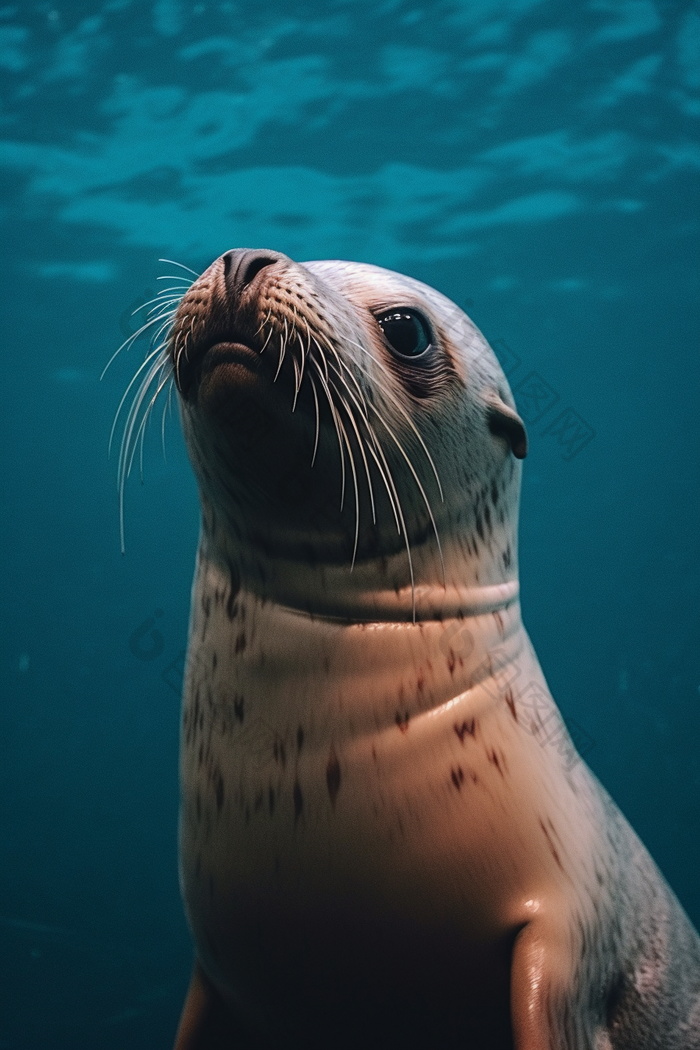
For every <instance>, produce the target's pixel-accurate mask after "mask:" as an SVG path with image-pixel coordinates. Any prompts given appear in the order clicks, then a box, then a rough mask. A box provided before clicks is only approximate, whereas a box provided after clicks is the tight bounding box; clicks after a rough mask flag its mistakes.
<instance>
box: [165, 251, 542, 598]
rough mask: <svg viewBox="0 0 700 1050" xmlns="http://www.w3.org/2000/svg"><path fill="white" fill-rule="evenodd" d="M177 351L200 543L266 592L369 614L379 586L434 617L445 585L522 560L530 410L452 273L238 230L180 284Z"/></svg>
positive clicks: (501, 571) (474, 580) (459, 584)
mask: <svg viewBox="0 0 700 1050" xmlns="http://www.w3.org/2000/svg"><path fill="white" fill-rule="evenodd" d="M167 352H168V354H169V358H170V361H171V363H172V368H173V372H174V376H175V382H176V385H177V389H178V392H179V394H180V406H181V415H182V421H183V427H184V433H185V440H186V444H187V449H188V452H189V455H190V458H191V461H192V464H193V467H194V470H195V473H196V476H197V481H198V485H199V490H200V497H201V502H202V508H203V538H202V542H203V546H204V548H205V549H206V551H207V554H208V556H210V557H213V558H219V559H220V560H222V561H223V562H226V563H227V564H229V565H230V564H231V563H232V562H233V563H234V564H235V571H236V572H237V573H238V575H239V577H240V579H241V580H242V581H244V582H245V583H246V584H247V586H249V587H250V588H251V589H252V590H253V591H255V592H256V593H258V594H259V595H260V596H262V597H266V598H271V599H274V600H278V601H281V602H283V603H284V604H289V605H292V606H297V607H299V608H300V609H305V610H306V611H310V612H318V613H325V614H328V615H339V616H346V615H350V616H352V615H353V604H354V602H355V600H357V602H358V605H362V604H363V599H361V596H362V595H364V596H365V597H366V595H367V593H368V591H370V592H371V591H374V592H376V591H378V590H381V591H382V592H385V593H391V594H393V595H394V596H395V597H394V600H393V603H394V606H395V607H396V611H397V615H400V616H404V615H410V616H413V617H414V618H415V617H416V616H418V618H421V617H423V616H428V615H435V614H437V613H436V610H438V609H440V608H441V605H440V599H439V594H440V592H442V593H443V594H444V595H447V594H448V592H449V593H450V594H452V598H451V599H450V601H448V602H447V604H448V605H450V608H454V606H455V600H456V601H457V607H459V598H458V597H457V598H456V599H455V595H456V594H457V595H458V593H459V592H461V591H464V589H465V588H466V589H469V588H471V589H473V588H475V587H482V586H498V585H501V584H508V583H511V582H512V581H514V580H515V579H516V576H517V565H516V562H517V556H516V550H517V541H516V527H517V505H518V492H519V481H520V469H519V463H518V460H519V459H522V458H523V457H524V456H525V454H526V450H527V437H526V434H525V428H524V426H523V423H522V421H521V420H520V418H519V416H518V415H517V412H516V410H515V406H514V402H513V398H512V395H511V393H510V390H509V387H508V384H507V381H506V378H505V376H504V374H503V372H502V370H501V368H500V365H499V364H498V361H497V359H496V357H495V355H494V353H493V351H492V350H491V349H490V347H489V346H488V344H487V342H486V340H485V339H484V338H483V336H482V335H481V333H480V332H479V331H478V329H477V328H476V327H475V326H474V324H473V323H472V321H471V320H470V319H469V318H468V317H467V316H466V314H464V313H463V311H462V310H460V309H459V307H457V306H456V305H455V304H454V303H453V302H451V301H450V300H449V299H447V298H446V297H445V296H443V295H441V294H440V293H439V292H437V291H435V290H433V289H432V288H429V287H428V286H426V285H424V284H421V283H420V282H419V281H416V280H413V279H411V278H409V277H405V276H402V275H400V274H397V273H393V272H391V271H388V270H384V269H381V268H380V267H377V266H372V265H366V264H359V263H350V262H338V261H324V262H307V263H297V262H294V261H293V260H292V259H290V258H288V257H287V256H286V255H282V254H281V253H280V252H275V251H268V250H257V249H244V248H241V249H235V250H232V251H228V252H226V253H224V254H223V255H222V256H220V257H219V258H218V259H216V260H215V261H214V262H213V263H212V264H211V266H210V267H209V268H208V269H207V270H206V271H205V272H204V273H203V274H202V275H201V277H199V278H198V279H197V280H196V281H194V283H193V284H192V285H191V286H190V288H189V289H188V290H187V292H186V293H185V295H184V296H183V298H182V300H181V302H180V303H179V305H178V307H177V310H176V312H175V315H174V318H173V323H172V327H171V329H170V334H169V338H168V342H167ZM445 601H446V599H445ZM443 605H444V601H443Z"/></svg>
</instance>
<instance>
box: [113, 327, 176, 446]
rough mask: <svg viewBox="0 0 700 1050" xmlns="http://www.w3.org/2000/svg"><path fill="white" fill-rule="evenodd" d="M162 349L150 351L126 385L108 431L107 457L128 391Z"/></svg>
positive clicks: (159, 347)
mask: <svg viewBox="0 0 700 1050" xmlns="http://www.w3.org/2000/svg"><path fill="white" fill-rule="evenodd" d="M162 349H163V348H162V347H161V346H158V347H156V349H155V350H152V351H151V352H150V354H149V355H148V357H147V358H146V360H145V361H144V362H143V364H142V365H141V366H140V367H139V369H138V371H137V372H136V374H135V375H134V377H133V378H132V380H131V382H130V383H129V385H128V387H127V388H126V390H125V391H124V395H123V397H122V399H121V401H120V402H119V406H118V408H117V411H116V413H115V415H114V422H113V423H112V429H111V430H110V432H109V445H108V455H111V452H112V441H113V439H114V431H115V430H116V427H117V422H118V420H119V415H120V413H121V410H122V408H123V407H124V402H125V401H126V399H127V397H128V396H129V391H130V390H131V388H132V386H133V385H134V383H135V382H136V380H137V379H138V377H139V376H140V375H141V373H142V372H143V370H144V368H146V366H147V365H148V363H149V361H151V360H152V358H153V357H154V356H155V355H156V354H158V353H160V352H161V350H162Z"/></svg>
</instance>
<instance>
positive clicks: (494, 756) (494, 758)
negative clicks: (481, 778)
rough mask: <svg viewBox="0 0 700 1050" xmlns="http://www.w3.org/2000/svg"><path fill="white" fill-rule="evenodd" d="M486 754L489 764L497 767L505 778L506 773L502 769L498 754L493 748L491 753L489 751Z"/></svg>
mask: <svg viewBox="0 0 700 1050" xmlns="http://www.w3.org/2000/svg"><path fill="white" fill-rule="evenodd" d="M486 754H487V756H488V760H489V762H490V763H491V764H492V765H494V766H495V767H496V769H497V770H498V772H499V773H500V774H501V776H503V775H504V773H503V770H502V769H501V763H500V761H499V758H498V755H497V754H496V752H495V750H494V749H493V748H492V749H491V750H490V751H487V752H486Z"/></svg>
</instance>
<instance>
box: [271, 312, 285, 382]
mask: <svg viewBox="0 0 700 1050" xmlns="http://www.w3.org/2000/svg"><path fill="white" fill-rule="evenodd" d="M287 338H288V332H287V318H286V317H285V318H284V335H283V337H282V339H281V341H280V359H279V364H278V365H277V371H276V372H275V378H274V379H273V380H272V382H273V383H276V382H277V377H278V376H279V374H280V372H281V371H282V362H283V361H284V355H285V354H286V352H287Z"/></svg>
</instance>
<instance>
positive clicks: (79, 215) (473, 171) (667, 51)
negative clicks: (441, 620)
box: [0, 0, 700, 1050]
mask: <svg viewBox="0 0 700 1050" xmlns="http://www.w3.org/2000/svg"><path fill="white" fill-rule="evenodd" d="M0 70H1V72H2V79H3V88H2V111H1V112H2V139H3V142H2V146H1V149H0V158H1V160H2V187H3V206H2V221H3V232H2V252H0V267H1V268H2V281H1V284H0V287H1V288H2V293H3V309H2V317H1V323H2V340H1V344H0V345H1V348H2V377H3V384H2V390H3V407H2V451H3V466H2V544H1V550H2V570H1V571H2V581H3V584H2V587H3V598H4V601H3V613H2V616H3V622H2V630H1V631H0V675H1V681H0V785H1V786H0V1050H39V1048H42V1050H44V1048H52V1050H63V1048H66V1050H68V1048H70V1050H80V1048H83V1047H84V1048H95V1047H98V1048H104V1050H112V1048H115V1050H116V1048H123V1047H125V1046H129V1047H131V1048H134V1050H137V1048H138V1050H141V1048H143V1050H146V1048H149V1050H151V1048H160V1047H162V1048H164V1050H168V1048H170V1047H171V1045H172V1039H173V1035H174V1031H175V1027H176V1024H177V1019H178V1014H179V1011H180V1007H181V1004H182V1000H183V996H184V992H185V988H186V985H187V982H188V978H189V971H190V967H191V960H192V949H191V943H190V937H189V933H188V930H187V927H186V924H185V920H184V917H183V912H182V907H181V902H180V898H179V892H178V882H177V853H176V837H177V808H178V784H177V769H178V753H177V752H178V728H179V689H180V684H181V677H182V661H183V653H184V646H185V641H186V629H187V618H188V603H189V589H190V583H191V577H192V572H193V566H194V556H195V547H196V542H197V530H198V504H197V497H196V491H195V484H194V480H193V476H192V473H191V471H190V468H189V465H188V463H187V460H186V456H185V453H184V448H183V443H182V440H181V436H180V432H179V424H178V422H177V414H176V412H174V413H173V418H172V419H168V418H166V424H165V445H166V453H167V456H166V458H164V456H163V452H162V449H161V434H160V412H159V411H157V412H156V414H155V418H154V422H153V424H152V425H151V427H150V430H149V434H148V436H147V440H146V443H145V454H144V470H143V473H144V484H143V485H141V484H140V482H139V476H138V474H139V471H138V464H136V466H135V468H134V470H133V471H132V476H131V478H130V479H129V482H128V484H127V487H126V494H125V502H126V509H125V531H126V552H125V554H124V555H122V554H121V552H120V538H119V512H118V501H117V493H116V480H115V479H116V458H115V455H114V452H113V454H112V458H111V460H108V458H107V443H108V438H109V433H110V428H111V425H112V420H113V417H114V414H115V411H116V409H117V406H118V404H119V401H120V399H121V396H122V394H123V392H124V390H125V389H126V387H127V385H128V383H129V381H130V379H131V377H132V376H133V374H134V372H135V371H136V368H137V367H138V365H139V364H140V363H141V361H142V360H143V356H144V353H145V351H146V344H145V343H138V344H136V346H135V347H133V348H132V349H131V350H130V351H129V352H128V353H122V354H121V355H119V357H118V358H117V359H116V360H115V362H114V363H113V365H112V366H111V367H110V369H109V371H108V372H107V374H106V375H105V377H104V379H103V380H102V382H101V383H100V382H99V377H100V373H101V372H102V370H103V368H104V367H105V365H106V363H107V362H108V360H109V359H110V357H111V356H112V354H113V353H114V351H115V350H116V349H117V347H118V346H119V344H120V343H121V342H122V341H123V340H124V339H125V338H126V337H128V335H129V334H130V333H131V332H133V331H135V330H136V328H137V327H138V326H139V324H141V323H143V321H144V320H145V317H146V310H147V309H148V308H147V307H144V306H143V304H144V303H145V302H146V301H147V300H149V299H151V298H152V297H153V296H155V295H157V293H158V291H159V289H160V288H161V287H163V284H164V283H165V284H166V285H167V284H168V282H167V281H166V282H162V281H158V277H159V276H163V275H167V274H178V273H183V274H184V273H185V271H183V270H178V268H177V267H173V266H172V265H168V264H159V263H158V259H159V258H160V257H164V258H167V259H173V260H176V261H177V262H179V263H182V264H184V265H186V266H190V267H193V268H194V269H195V270H196V271H200V270H201V269H203V268H204V267H206V266H207V265H208V264H209V263H210V262H211V261H212V260H213V259H214V258H215V257H216V256H217V255H219V254H220V253H222V252H223V251H225V250H226V249H228V248H232V247H237V246H248V247H268V248H274V249H277V250H280V251H283V252H286V253H287V254H289V255H290V256H292V257H293V258H294V259H297V260H301V261H303V260H304V259H313V258H341V259H356V260H363V261H366V262H373V263H377V264H379V265H382V266H386V267H390V268H393V269H397V270H400V271H402V272H405V273H408V274H411V275H412V276H414V277H417V278H419V279H421V280H423V281H426V282H427V283H428V284H431V285H434V286H436V287H437V288H439V289H440V290H441V291H443V292H444V293H446V294H447V295H449V296H450V297H451V298H453V299H454V300H455V301H456V302H457V303H459V304H460V305H461V306H462V307H463V308H464V309H466V310H467V312H468V313H469V314H470V315H471V316H472V318H473V319H474V320H475V322H476V324H477V325H478V326H479V327H480V328H481V329H482V330H483V332H484V333H485V335H486V337H487V338H488V339H489V341H490V342H491V343H492V345H494V346H495V348H496V350H497V352H498V354H499V356H500V358H501V360H502V362H503V365H504V368H505V370H506V372H507V374H508V376H509V380H510V383H511V386H512V387H513V389H514V392H515V397H516V400H517V402H518V405H519V408H520V411H521V413H522V415H523V416H524V418H525V420H526V422H527V423H528V428H529V434H530V442H531V448H530V454H529V456H528V459H527V461H526V463H525V468H524V487H523V498H522V507H521V529H520V538H521V541H520V562H521V579H522V605H523V615H524V621H525V624H526V626H527V628H528V629H529V631H530V633H531V636H532V639H533V642H534V645H535V648H536V650H537V652H538V655H539V658H540V660H541V662H542V665H543V667H544V671H545V674H546V675H547V677H548V680H549V683H550V685H551V688H552V691H553V693H554V696H555V698H556V700H557V702H558V703H559V705H560V707H561V709H562V712H563V714H564V715H565V717H566V718H567V720H568V721H569V725H570V727H571V729H572V732H573V734H574V737H575V739H576V741H577V742H578V744H579V746H580V748H581V751H582V752H583V753H584V754H585V756H586V761H587V762H588V763H589V764H590V766H591V767H592V769H593V770H594V771H595V773H596V774H597V775H598V776H599V777H600V779H601V780H602V782H603V783H604V785H605V786H606V787H607V789H608V790H609V791H610V792H611V794H612V795H613V797H614V798H615V800H616V801H617V803H618V804H619V805H620V807H621V808H622V810H623V812H624V813H625V814H626V816H627V817H628V818H629V820H630V821H631V823H632V825H633V826H634V828H635V829H636V830H637V831H638V833H639V834H640V835H641V837H642V839H643V841H644V842H645V844H646V845H647V847H648V848H649V850H650V851H651V853H652V855H653V856H654V858H655V860H656V861H657V863H658V864H659V866H660V867H661V869H662V871H663V872H664V874H665V875H666V877H667V879H668V880H669V882H670V883H671V885H672V886H673V888H674V889H675V891H676V893H677V894H678V896H679V897H680V899H681V901H682V903H683V904H684V906H685V908H686V909H687V911H688V912H689V914H690V916H691V918H692V919H693V920H694V922H695V923H696V925H697V924H698V923H700V875H699V872H700V834H699V825H700V819H699V818H700V692H699V688H700V668H699V667H698V663H699V659H698V658H699V655H700V645H699V644H698V642H699V632H698V626H699V624H698V619H699V612H698V606H699V602H698V591H699V588H698V574H699V568H698V566H699V561H700V560H699V558H698V554H699V551H698V546H699V543H698V541H699V538H700V528H699V522H700V513H699V510H700V507H699V499H698V496H699V488H700V486H699V479H700V469H699V467H700V464H699V462H698V460H699V458H700V456H699V452H700V440H699V437H698V424H699V421H700V413H699V411H698V394H699V393H700V390H699V383H698V378H699V376H698V373H699V371H700V354H699V352H698V351H699V348H700V324H699V320H700V306H699V302H698V299H699V289H700V282H699V274H698V269H699V263H700V252H699V250H698V248H699V238H698V219H699V206H698V205H699V194H698V190H699V180H698V169H699V168H700V146H699V143H698V119H699V117H700V103H699V102H698V88H699V87H700V7H699V6H698V4H697V3H690V2H683V0H582V2H577V3H569V2H567V0H510V2H507V0H506V2H499V0H469V2H467V0H462V2H459V0H436V2H431V3H430V4H419V3H414V2H410V0H386V2H382V0H375V2H363V0H352V2H344V0H324V2H323V3H322V2H320V0H316V2H313V3H297V4H289V3H286V2H285V3H283V2H281V0H266V2H265V3H255V2H253V0H246V2H242V3H228V2H221V3H195V4H185V3H180V2H177V0H158V2H156V3H145V2H129V0H110V2H106V3H103V4H99V3H76V2H71V3H57V4H52V3H50V2H37V3H32V2H26V3H20V4H8V5H5V6H2V7H0ZM134 311H135V313H134ZM117 441H118V438H117Z"/></svg>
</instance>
